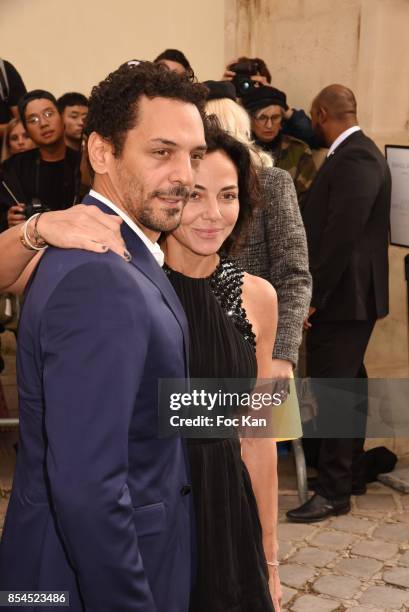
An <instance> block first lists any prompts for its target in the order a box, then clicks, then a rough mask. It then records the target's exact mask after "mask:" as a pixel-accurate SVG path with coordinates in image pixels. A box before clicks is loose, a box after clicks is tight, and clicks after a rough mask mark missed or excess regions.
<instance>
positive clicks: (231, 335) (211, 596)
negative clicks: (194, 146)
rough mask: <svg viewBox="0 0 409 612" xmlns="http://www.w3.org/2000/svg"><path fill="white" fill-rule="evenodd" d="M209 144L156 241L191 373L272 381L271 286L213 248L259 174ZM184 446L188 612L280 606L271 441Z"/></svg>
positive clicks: (233, 238)
mask: <svg viewBox="0 0 409 612" xmlns="http://www.w3.org/2000/svg"><path fill="white" fill-rule="evenodd" d="M208 144H209V152H208V154H207V155H206V156H205V159H204V160H203V161H202V162H201V167H200V169H199V170H198V172H197V177H196V181H197V184H196V187H195V190H194V192H193V193H192V195H191V198H190V201H189V202H188V204H187V205H186V207H185V209H184V212H183V215H182V221H181V224H180V226H179V228H178V229H177V230H175V231H174V232H172V233H171V234H168V235H167V236H166V238H165V240H164V241H163V242H162V245H161V246H162V248H163V250H164V251H165V261H166V268H165V270H166V272H167V274H168V276H169V280H170V282H171V283H172V285H173V287H174V289H175V291H176V293H177V294H178V296H179V299H180V301H181V303H182V305H183V307H184V310H185V312H186V315H187V319H188V322H189V331H190V339H191V340H190V342H191V346H190V364H189V366H190V374H191V376H192V378H219V379H220V378H247V379H252V378H257V377H258V378H260V379H261V378H262V379H268V378H270V377H271V372H270V367H271V355H272V348H273V344H274V336H275V330H276V326H277V300H276V295H275V291H274V289H273V287H272V286H271V285H270V284H269V283H268V282H267V281H265V280H263V279H261V278H258V277H255V276H251V275H249V274H246V273H245V272H243V270H242V269H240V268H239V267H237V266H236V265H235V264H233V263H231V262H230V261H229V260H228V259H226V258H224V257H220V256H219V254H218V252H219V250H220V248H221V247H222V245H223V250H224V252H226V251H227V252H229V251H230V250H231V249H232V247H233V246H235V245H237V243H238V241H239V238H240V236H239V235H240V233H241V231H242V230H243V229H244V225H245V224H246V221H248V219H249V217H250V214H251V207H252V204H253V202H254V199H255V198H256V194H257V181H256V175H255V171H254V169H253V167H252V165H251V161H250V155H249V152H248V149H247V148H246V147H245V146H244V145H242V144H241V143H239V142H238V141H237V140H235V139H234V138H232V137H230V136H228V135H227V134H226V133H225V132H222V131H221V130H219V131H215V133H214V134H212V136H211V137H210V139H209V143H208ZM188 450H189V458H190V464H191V471H192V487H193V494H194V495H193V496H194V503H195V515H196V525H197V549H198V572H197V581H196V585H195V588H194V590H193V594H192V600H191V611H192V612H272V611H273V610H274V607H273V603H272V598H273V599H274V604H275V610H276V612H277V611H278V610H279V598H280V594H281V591H280V583H279V578H278V573H277V541H276V520H277V510H276V508H277V470H276V447H275V443H274V441H272V440H271V439H260V438H259V439H257V440H249V439H244V440H242V444H240V441H239V439H238V438H229V439H220V438H201V439H194V438H193V439H190V440H189V441H188ZM243 460H244V461H243ZM253 489H254V493H255V494H254V493H253ZM256 498H257V502H258V506H259V507H258V509H257V503H256ZM259 517H260V518H259ZM260 519H261V521H260Z"/></svg>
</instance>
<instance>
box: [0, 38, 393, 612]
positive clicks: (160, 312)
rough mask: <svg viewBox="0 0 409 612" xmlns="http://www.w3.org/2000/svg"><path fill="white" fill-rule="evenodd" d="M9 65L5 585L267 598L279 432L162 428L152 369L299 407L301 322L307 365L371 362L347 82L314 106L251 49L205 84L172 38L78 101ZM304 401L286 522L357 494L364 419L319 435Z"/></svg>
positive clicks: (374, 241) (1, 206) (369, 156)
mask: <svg viewBox="0 0 409 612" xmlns="http://www.w3.org/2000/svg"><path fill="white" fill-rule="evenodd" d="M0 75H2V78H0V83H1V90H0V94H1V95H0V122H1V125H0V130H1V132H0V133H1V134H2V135H3V148H2V165H1V181H0V183H1V185H0V215H1V217H0V219H1V230H2V232H1V234H0V254H1V256H2V262H3V265H2V267H1V270H0V288H1V289H2V291H4V292H6V293H8V294H12V293H22V292H23V291H25V296H24V305H23V309H22V313H21V316H20V323H19V329H18V336H17V350H18V388H19V394H20V403H19V416H20V433H21V435H20V441H19V447H18V453H17V466H16V473H15V477H14V483H13V492H12V496H11V499H10V503H9V508H8V512H7V517H6V522H5V528H4V534H3V539H2V542H1V544H0V590H1V589H2V590H6V589H8V590H33V589H41V590H44V591H46V590H56V589H57V586H58V589H62V590H66V591H70V605H71V608H72V609H73V610H75V611H78V612H80V611H83V610H85V609H95V610H112V611H114V610H118V611H119V610H121V612H125V611H126V610H129V611H131V610H141V611H142V610H144V611H145V610H146V612H148V611H149V612H154V611H155V610H158V611H165V610H166V611H172V612H173V611H174V612H187V610H191V612H200V611H203V612H205V611H206V612H208V611H209V610H212V611H214V612H217V611H220V612H222V611H223V612H226V611H229V610H231V611H233V610H234V611H235V612H267V611H269V612H271V611H273V610H275V611H276V612H279V610H280V600H281V587H280V580H279V572H278V565H279V563H278V543H277V499H278V482H277V450H276V443H275V441H274V440H271V438H269V437H266V436H265V437H260V438H254V437H246V436H244V437H242V438H240V437H239V435H238V433H237V431H234V430H233V432H232V435H230V436H227V435H225V436H221V437H220V436H213V437H206V436H198V435H197V436H192V437H191V438H189V439H188V440H187V441H186V443H185V441H183V440H182V439H181V438H180V437H170V438H160V437H158V431H157V406H158V385H157V381H158V380H159V379H187V378H188V377H190V378H191V379H192V384H193V381H195V380H199V379H201V380H208V379H211V380H213V379H216V380H226V379H232V380H233V379H235V380H237V379H242V380H248V381H255V380H256V379H258V380H260V381H266V380H269V381H271V383H272V385H273V386H274V389H275V390H277V392H278V394H279V396H280V397H281V401H282V403H283V404H285V405H287V406H288V410H289V411H290V407H291V406H294V391H292V392H291V391H290V387H289V381H290V379H291V378H292V377H293V375H294V371H296V368H297V363H298V357H299V348H300V345H301V342H302V336H303V334H304V336H305V353H306V358H305V363H303V364H302V368H301V369H300V370H299V371H300V372H301V374H302V375H304V376H307V377H312V378H316V379H323V378H324V379H330V381H333V380H334V379H337V378H343V379H359V380H361V381H364V380H365V378H366V371H365V367H364V355H365V351H366V347H367V345H368V342H369V339H370V336H371V333H372V330H373V328H374V325H375V322H376V320H377V319H378V318H381V317H384V316H385V315H386V314H387V312H388V258H387V249H388V226H389V209H390V190H391V185H390V175H389V171H388V166H387V164H386V162H385V160H384V158H383V156H382V155H381V153H380V152H379V150H378V149H377V147H376V145H375V144H374V143H373V141H372V140H370V139H369V138H368V137H367V136H365V135H364V133H363V132H362V130H361V129H360V127H359V125H358V119H357V108H356V100H355V97H354V94H353V92H352V91H351V90H350V89H348V88H347V87H344V86H341V85H329V86H327V87H325V88H324V89H323V90H322V91H321V92H318V93H317V95H316V97H315V98H314V100H313V101H312V105H311V118H310V117H308V116H307V114H306V113H305V112H304V111H303V110H297V109H293V108H290V107H289V106H288V104H287V99H286V95H285V93H284V92H282V91H281V90H279V89H277V88H276V87H274V86H273V85H272V77H271V74H270V71H269V70H268V68H267V66H266V64H265V62H264V61H263V60H261V59H260V58H248V57H241V58H238V59H237V60H236V61H235V62H231V63H230V64H229V65H227V66H226V70H225V73H224V75H223V76H222V78H221V79H220V80H218V81H206V82H205V83H203V84H202V83H198V82H197V79H196V78H195V75H194V71H193V69H192V67H191V65H190V63H189V61H188V60H187V58H186V56H185V55H184V54H183V53H182V52H180V51H178V50H176V49H168V50H166V51H164V52H163V53H161V54H160V55H159V56H158V57H157V58H156V59H155V60H154V61H153V62H150V61H139V60H130V61H129V62H126V63H125V64H123V65H122V66H120V67H119V68H118V70H116V71H114V72H113V73H111V74H110V75H109V76H108V77H107V78H106V79H105V80H104V81H102V82H101V83H100V84H99V85H98V86H96V87H94V88H93V90H92V93H91V96H90V98H87V97H85V96H84V95H82V94H80V93H75V92H72V93H67V94H64V95H63V96H61V97H60V98H59V99H58V100H57V99H56V98H55V96H54V95H53V94H52V93H50V92H48V91H44V90H39V89H37V90H33V91H29V92H26V91H25V87H24V84H23V81H22V79H21V78H20V77H19V75H18V73H17V71H16V70H15V68H14V67H13V66H12V65H11V64H10V63H8V62H3V63H2V65H1V66H0ZM319 147H324V148H326V149H328V152H327V155H326V159H325V162H324V163H323V165H322V166H321V167H318V164H317V162H316V159H317V156H316V155H315V154H314V149H317V148H319ZM80 201H83V202H84V203H83V204H78V202H80ZM74 204H76V206H73V205H74ZM49 246H52V247H54V248H48V247H49ZM161 268H162V269H161ZM303 330H304V331H303ZM299 367H300V366H299ZM330 381H329V382H328V385H331V384H334V383H333V382H332V383H331V382H330ZM253 384H254V382H253ZM335 388H337V387H336V384H335ZM291 389H292V387H291ZM360 390H361V391H362V389H361V387H360ZM350 395H351V394H350ZM350 395H349V396H348V397H350ZM345 397H346V395H344V396H343V401H345ZM351 401H352V404H353V406H355V404H354V400H353V399H351ZM316 403H317V411H318V414H317V416H316V418H315V421H314V427H318V434H321V436H320V437H317V436H315V437H314V439H310V440H308V441H306V444H305V450H306V455H307V460H308V461H309V462H311V464H313V465H314V466H315V467H316V469H317V478H315V479H314V480H313V481H312V480H311V481H310V483H309V484H310V487H311V489H312V490H313V491H314V493H313V495H312V496H311V498H310V499H309V500H308V501H307V502H306V503H304V504H302V505H301V506H300V507H298V508H295V509H293V510H290V511H289V512H288V513H287V517H288V520H289V521H293V522H305V523H309V522H314V521H318V520H323V519H325V518H327V517H329V516H332V515H338V514H344V513H347V512H349V510H350V498H351V495H353V494H356V495H359V494H364V493H365V490H366V473H365V462H364V451H363V443H364V438H365V418H361V419H358V420H359V422H358V424H357V425H356V433H357V435H356V436H354V437H353V436H351V437H349V438H342V437H337V435H336V431H335V432H334V431H333V430H331V431H332V432H333V433H332V435H328V420H330V421H331V419H332V413H331V418H330V419H328V406H327V405H326V403H325V398H324V399H322V398H321V399H320V397H319V396H317V397H316ZM355 403H356V402H355ZM331 408H332V410H334V406H332V407H331ZM0 409H1V408H0ZM337 409H338V410H340V411H342V410H343V407H342V406H337ZM365 410H366V406H365V401H362V394H360V403H359V406H358V413H359V414H360V415H362V414H363V415H365ZM3 412H4V413H5V407H3ZM272 414H273V413H272ZM338 417H339V415H338ZM294 418H295V420H297V418H298V419H299V414H298V413H297V414H296V416H295V417H294ZM336 418H337V417H335V421H336ZM306 429H307V430H308V424H307V425H306ZM358 434H359V435H358ZM285 437H286V438H288V439H290V438H291V437H292V434H291V431H290V430H289V431H288V432H287V435H286V436H285ZM191 493H192V494H191ZM44 541H46V543H47V544H46V546H44Z"/></svg>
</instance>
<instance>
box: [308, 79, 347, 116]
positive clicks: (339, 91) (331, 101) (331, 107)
mask: <svg viewBox="0 0 409 612" xmlns="http://www.w3.org/2000/svg"><path fill="white" fill-rule="evenodd" d="M313 105H316V106H318V107H322V108H325V110H326V111H327V113H328V115H329V116H330V117H331V118H333V119H335V120H337V121H340V120H342V119H344V118H345V117H347V116H348V115H353V116H354V117H356V100H355V96H354V94H353V92H352V91H351V90H350V89H348V87H344V86H343V85H328V87H324V89H323V90H322V91H320V93H319V94H318V96H317V97H316V98H315V100H314V102H313Z"/></svg>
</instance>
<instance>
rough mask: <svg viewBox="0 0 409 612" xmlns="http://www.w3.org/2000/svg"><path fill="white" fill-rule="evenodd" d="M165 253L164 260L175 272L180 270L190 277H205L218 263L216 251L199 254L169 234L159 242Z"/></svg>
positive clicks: (218, 258)
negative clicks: (209, 253)
mask: <svg viewBox="0 0 409 612" xmlns="http://www.w3.org/2000/svg"><path fill="white" fill-rule="evenodd" d="M161 249H162V250H163V252H164V253H165V262H166V264H167V265H168V266H169V268H171V269H172V270H175V272H180V273H181V274H184V275H185V276H190V277H191V278H206V277H207V276H210V275H211V274H212V273H213V272H214V271H215V269H216V267H217V266H218V264H219V261H220V257H219V255H218V254H217V253H212V254H211V255H199V254H198V253H194V252H193V251H191V250H190V249H188V248H187V247H185V246H184V245H183V244H181V243H180V242H178V241H177V240H176V239H175V238H173V236H172V235H171V234H169V235H168V236H167V237H166V238H165V240H164V241H163V242H162V243H161Z"/></svg>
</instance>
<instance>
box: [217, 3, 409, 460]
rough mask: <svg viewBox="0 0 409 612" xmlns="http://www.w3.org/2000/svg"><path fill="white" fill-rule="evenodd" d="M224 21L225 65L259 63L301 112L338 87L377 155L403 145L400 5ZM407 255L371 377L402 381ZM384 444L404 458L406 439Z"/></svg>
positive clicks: (250, 13) (406, 51) (371, 355)
mask: <svg viewBox="0 0 409 612" xmlns="http://www.w3.org/2000/svg"><path fill="white" fill-rule="evenodd" d="M225 18H226V38H225V57H226V61H229V60H230V59H231V58H234V57H237V56H239V55H242V54H244V55H250V56H259V57H262V58H263V59H264V60H265V61H266V62H267V65H268V66H269V68H270V71H271V73H272V75H273V83H274V85H276V86H277V87H278V88H280V89H283V90H284V91H286V93H287V96H288V101H289V104H290V105H291V106H294V107H299V108H304V109H306V110H307V111H308V110H309V108H310V105H311V101H312V99H313V98H314V96H315V95H316V94H317V93H318V91H319V90H320V89H322V88H323V87H325V86H326V85H329V84H330V83H342V84H344V85H346V86H348V87H350V88H351V89H352V90H353V91H354V92H355V94H356V97H357V101H358V111H359V121H360V125H361V126H362V128H363V129H364V130H365V132H366V133H367V134H368V135H369V136H371V137H372V138H373V139H374V140H375V142H376V143H377V145H378V146H379V147H380V149H381V150H383V148H384V145H385V144H405V145H409V45H408V44H407V36H408V27H409V1H408V0H286V2H281V1H279V0H247V1H246V0H226V17H225ZM407 253H409V249H404V248H401V247H394V246H391V247H390V314H389V316H388V317H386V318H385V319H384V320H382V321H379V322H378V323H377V325H376V328H375V331H374V334H373V336H372V339H371V342H370V346H369V348H368V352H367V358H366V363H367V367H368V371H369V373H370V375H371V376H373V377H391V378H393V377H397V378H398V377H409V365H408V361H409V359H408V339H409V333H408V298H407V286H406V282H405V278H404V257H405V255H406V254H407ZM389 445H390V446H392V447H393V448H394V449H395V450H397V451H398V452H400V453H403V452H407V451H408V443H407V441H406V440H400V441H399V440H397V441H394V443H393V444H390V443H389Z"/></svg>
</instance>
